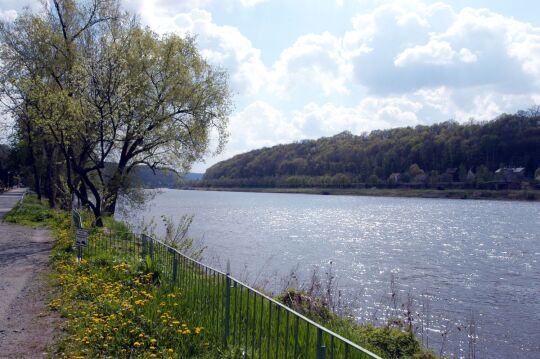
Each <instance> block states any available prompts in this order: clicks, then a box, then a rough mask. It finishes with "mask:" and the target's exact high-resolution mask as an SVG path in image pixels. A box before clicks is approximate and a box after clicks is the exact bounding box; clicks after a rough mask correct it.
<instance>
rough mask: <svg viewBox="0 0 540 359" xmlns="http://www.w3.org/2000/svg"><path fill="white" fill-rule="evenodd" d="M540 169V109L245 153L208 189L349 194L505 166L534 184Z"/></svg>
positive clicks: (220, 166)
mask: <svg viewBox="0 0 540 359" xmlns="http://www.w3.org/2000/svg"><path fill="white" fill-rule="evenodd" d="M539 166H540V109H538V108H535V109H531V110H528V111H520V112H518V113H516V114H513V115H509V114H504V115H501V116H499V117H498V118H496V119H494V120H493V121H489V122H474V121H469V122H468V123H465V124H459V123H457V122H455V121H447V122H443V123H438V124H434V125H431V126H416V127H414V128H412V127H405V128H395V129H389V130H378V131H373V132H371V133H369V134H367V133H366V134H362V135H359V136H356V135H353V134H351V133H349V132H342V133H340V134H337V135H335V136H333V137H324V138H320V139H318V140H304V141H300V142H297V143H292V144H287V145H278V146H274V147H270V148H263V149H259V150H254V151H250V152H247V153H244V154H240V155H237V156H235V157H233V158H231V159H229V160H226V161H222V162H220V163H217V164H216V165H214V166H212V167H210V168H209V169H208V170H207V171H206V174H205V176H204V180H205V181H204V183H201V185H207V186H225V187H233V186H239V187H245V186H248V187H249V186H253V187H276V186H277V187H302V186H305V187H314V186H317V187H318V186H320V187H347V186H351V185H354V184H366V183H367V184H388V183H391V182H394V183H397V182H399V183H424V184H428V183H431V184H434V183H440V182H463V183H465V182H467V181H469V182H470V181H474V182H475V183H476V182H488V181H492V180H497V179H498V180H503V179H504V178H502V177H503V176H502V173H501V171H499V173H495V172H496V171H497V169H499V168H502V167H510V168H519V167H523V168H524V170H523V171H522V173H521V174H520V177H521V178H522V179H526V178H529V179H532V178H533V177H534V173H535V171H536V169H537V168H538V167H539Z"/></svg>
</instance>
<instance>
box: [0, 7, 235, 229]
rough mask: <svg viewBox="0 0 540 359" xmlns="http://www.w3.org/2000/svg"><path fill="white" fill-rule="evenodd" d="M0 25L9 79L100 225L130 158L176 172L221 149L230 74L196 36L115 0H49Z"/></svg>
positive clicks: (114, 199) (113, 204) (111, 210)
mask: <svg viewBox="0 0 540 359" xmlns="http://www.w3.org/2000/svg"><path fill="white" fill-rule="evenodd" d="M0 30H1V31H0V35H1V38H2V45H3V51H2V63H3V65H4V68H5V69H4V70H5V71H4V72H5V73H9V74H10V76H11V78H10V79H9V83H10V84H12V86H13V87H15V88H17V89H18V90H19V91H22V92H23V93H24V95H25V96H24V98H25V99H27V103H28V106H29V108H30V109H29V112H30V115H31V118H33V119H34V122H35V124H36V126H39V127H40V128H41V129H42V130H43V131H45V132H46V133H47V135H49V136H50V137H51V138H52V139H54V141H55V144H56V145H57V146H58V148H59V151H60V152H61V153H62V155H63V157H64V159H65V164H66V166H65V167H66V168H65V171H66V181H67V184H68V186H69V188H70V190H71V192H72V193H73V194H75V195H76V196H77V197H78V198H79V199H80V200H81V202H82V203H83V204H84V205H86V206H88V207H89V208H91V209H92V211H93V212H94V215H95V216H96V223H97V224H98V225H100V224H101V216H102V213H103V212H107V213H114V211H115V208H116V202H117V199H118V196H119V194H121V193H122V191H123V190H124V189H125V188H126V186H127V185H128V181H127V179H128V177H129V174H130V172H131V171H132V169H133V168H134V167H135V166H148V167H150V168H151V169H152V170H156V169H159V168H167V169H171V170H173V171H176V172H177V173H181V172H185V171H188V170H189V169H190V167H191V165H192V164H193V162H195V161H198V160H201V159H203V158H204V157H205V156H206V155H208V154H209V153H210V152H212V151H213V152H214V153H217V152H219V151H221V150H222V148H223V145H224V144H225V141H226V138H227V131H226V129H227V123H228V115H229V114H230V109H231V101H230V92H229V88H228V80H227V74H226V73H225V72H224V71H222V70H221V69H218V68H215V67H213V66H211V65H210V64H209V63H208V62H207V61H206V60H205V59H204V58H203V57H202V56H201V54H200V53H199V51H198V49H197V47H196V43H195V40H194V38H193V37H190V36H187V37H181V36H177V35H174V34H167V35H158V34H156V33H155V32H153V31H151V30H150V29H148V28H143V27H142V26H141V25H140V24H139V23H138V22H137V21H136V20H135V19H134V18H132V17H130V15H129V14H127V13H123V12H121V11H120V8H119V5H118V2H117V1H112V0H111V1H106V0H94V1H73V0H64V1H60V0H54V1H52V2H51V3H48V5H46V6H45V11H44V13H43V14H30V13H25V14H24V15H22V16H21V17H19V18H18V19H17V20H16V21H15V22H14V23H13V24H2V26H1V28H0ZM14 39H17V40H14ZM211 145H212V146H211Z"/></svg>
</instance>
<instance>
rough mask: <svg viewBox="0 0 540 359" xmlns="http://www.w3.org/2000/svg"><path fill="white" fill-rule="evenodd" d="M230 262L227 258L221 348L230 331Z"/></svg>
mask: <svg viewBox="0 0 540 359" xmlns="http://www.w3.org/2000/svg"><path fill="white" fill-rule="evenodd" d="M230 275H231V262H230V261H229V260H227V274H226V276H225V323H223V324H224V325H223V329H224V330H223V348H227V339H228V338H229V333H230V322H231V320H230V318H231V276H230Z"/></svg>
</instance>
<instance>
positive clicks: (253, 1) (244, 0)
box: [240, 0, 268, 7]
mask: <svg viewBox="0 0 540 359" xmlns="http://www.w3.org/2000/svg"><path fill="white" fill-rule="evenodd" d="M265 1H268V0H240V4H242V6H245V7H253V6H255V5H258V4H260V3H263V2H265Z"/></svg>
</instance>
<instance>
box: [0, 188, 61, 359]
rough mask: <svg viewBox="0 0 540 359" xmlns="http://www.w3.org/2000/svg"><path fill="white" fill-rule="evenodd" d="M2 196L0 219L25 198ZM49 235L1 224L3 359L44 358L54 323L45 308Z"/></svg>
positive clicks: (10, 194)
mask: <svg viewBox="0 0 540 359" xmlns="http://www.w3.org/2000/svg"><path fill="white" fill-rule="evenodd" d="M22 192H23V191H22V190H13V191H10V192H8V193H5V194H0V218H2V217H3V216H4V214H5V213H6V212H8V211H9V210H10V209H11V208H12V207H13V206H14V205H15V203H16V202H17V200H18V199H19V198H20V197H21V195H22ZM52 244H53V242H52V238H51V236H50V233H49V231H47V230H44V229H32V228H29V227H23V226H18V225H13V224H8V223H2V222H1V221H0V358H43V357H46V356H47V346H48V345H49V344H50V343H51V341H52V339H53V328H54V321H55V319H54V318H52V317H50V316H49V311H48V309H47V305H46V297H47V290H48V289H47V285H46V280H45V274H46V270H47V262H48V256H49V253H50V250H51V248H52Z"/></svg>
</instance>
